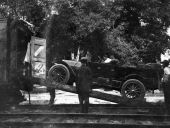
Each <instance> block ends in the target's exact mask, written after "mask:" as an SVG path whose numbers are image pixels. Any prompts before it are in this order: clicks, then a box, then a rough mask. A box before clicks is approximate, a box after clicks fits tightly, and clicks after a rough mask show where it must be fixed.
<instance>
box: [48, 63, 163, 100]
mask: <svg viewBox="0 0 170 128" xmlns="http://www.w3.org/2000/svg"><path fill="white" fill-rule="evenodd" d="M80 66H81V62H77V61H73V60H62V61H61V62H56V63H55V64H54V65H53V66H52V67H51V68H50V70H49V72H48V78H49V79H50V80H51V81H53V82H56V83H63V84H68V85H72V83H73V82H75V80H76V72H77V71H78V69H79V68H80ZM88 66H89V67H90V69H91V70H92V73H93V84H92V88H96V87H97V88H104V89H111V90H117V91H119V92H120V93H121V95H122V97H123V98H130V99H143V98H144V96H145V92H146V91H147V90H155V89H158V87H159V86H160V78H161V72H162V69H161V65H159V64H147V65H138V66H133V67H132V66H120V65H119V64H118V63H117V62H116V63H115V62H111V63H96V62H88Z"/></svg>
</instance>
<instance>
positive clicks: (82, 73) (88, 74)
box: [76, 57, 92, 113]
mask: <svg viewBox="0 0 170 128" xmlns="http://www.w3.org/2000/svg"><path fill="white" fill-rule="evenodd" d="M80 61H81V63H82V65H81V67H80V68H79V70H78V73H77V77H76V78H77V80H76V89H77V93H78V98H79V103H80V106H81V112H82V113H88V107H89V93H90V92H91V84H92V71H91V69H90V68H89V67H88V66H87V58H85V57H82V58H81V60H80Z"/></svg>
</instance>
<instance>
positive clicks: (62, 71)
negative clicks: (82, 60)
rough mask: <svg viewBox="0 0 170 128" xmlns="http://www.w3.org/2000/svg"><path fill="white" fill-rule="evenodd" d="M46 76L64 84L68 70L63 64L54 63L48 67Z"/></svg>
mask: <svg viewBox="0 0 170 128" xmlns="http://www.w3.org/2000/svg"><path fill="white" fill-rule="evenodd" d="M48 77H49V80H50V81H51V82H55V83H63V84H66V83H67V82H68V80H69V78H70V72H69V70H68V68H67V67H66V66H65V65H63V64H55V65H53V66H52V67H51V68H50V70H49V72H48Z"/></svg>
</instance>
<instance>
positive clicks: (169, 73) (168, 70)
mask: <svg viewBox="0 0 170 128" xmlns="http://www.w3.org/2000/svg"><path fill="white" fill-rule="evenodd" d="M164 74H165V75H170V68H169V67H165V68H164Z"/></svg>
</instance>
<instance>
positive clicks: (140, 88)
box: [121, 79, 145, 100]
mask: <svg viewBox="0 0 170 128" xmlns="http://www.w3.org/2000/svg"><path fill="white" fill-rule="evenodd" d="M121 94H122V97H123V98H126V99H138V100H142V99H144V97H145V86H144V84H143V83H142V82H140V81H139V80H137V79H129V80H127V81H125V82H124V83H123V85H122V88H121Z"/></svg>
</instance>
